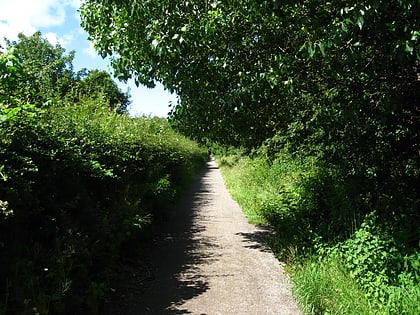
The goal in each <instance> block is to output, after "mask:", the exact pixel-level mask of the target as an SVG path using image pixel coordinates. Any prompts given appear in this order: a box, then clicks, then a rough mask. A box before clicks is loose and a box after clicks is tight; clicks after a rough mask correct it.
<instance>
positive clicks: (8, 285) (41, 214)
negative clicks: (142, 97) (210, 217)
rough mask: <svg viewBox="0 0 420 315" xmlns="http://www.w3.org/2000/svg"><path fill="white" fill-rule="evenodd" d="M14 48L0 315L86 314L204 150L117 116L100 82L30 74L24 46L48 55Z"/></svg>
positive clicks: (7, 58) (1, 116) (4, 95)
mask: <svg viewBox="0 0 420 315" xmlns="http://www.w3.org/2000/svg"><path fill="white" fill-rule="evenodd" d="M20 39H21V42H20V43H19V44H17V43H14V44H12V45H11V47H8V51H7V52H5V53H0V66H1V86H0V265H1V270H0V283H1V284H0V314H87V313H89V314H95V313H98V311H99V310H100V308H99V307H100V305H101V304H102V303H103V300H104V298H106V297H107V295H109V293H110V292H111V291H110V287H111V283H112V280H113V278H115V276H116V275H117V274H118V272H119V271H120V269H121V268H122V266H121V262H122V261H124V259H125V258H127V257H130V256H132V255H135V252H137V253H138V252H139V250H141V246H142V243H141V242H142V241H145V240H146V239H145V237H146V236H147V233H148V229H150V228H151V226H152V223H155V222H156V221H157V220H159V219H161V218H163V217H165V214H166V212H167V211H169V210H170V207H171V205H172V203H173V201H174V200H175V198H176V197H177V196H178V194H179V193H180V192H181V191H182V190H183V188H184V187H185V185H186V184H187V183H188V182H189V180H190V179H191V178H192V177H193V176H194V175H195V174H196V172H197V171H198V170H199V169H200V168H201V167H202V165H203V164H204V161H205V159H206V158H207V151H205V150H203V149H201V148H200V147H199V146H198V145H197V144H196V143H195V142H192V141H191V140H188V139H187V138H185V137H184V136H182V135H180V134H178V133H176V132H175V131H173V129H172V128H171V127H170V126H169V123H168V121H167V120H165V119H161V118H149V117H141V118H130V117H129V116H128V115H126V114H123V112H124V111H125V109H124V107H121V106H120V105H121V103H119V102H113V100H115V98H114V97H115V96H118V95H119V96H124V95H125V94H124V93H121V92H119V90H117V89H116V85H115V83H113V81H112V80H111V79H110V77H109V75H108V74H105V73H102V72H99V71H92V72H89V74H88V75H87V76H83V77H80V76H76V75H74V73H72V70H71V69H72V67H71V62H70V60H68V61H66V62H64V63H59V64H60V66H58V67H53V66H51V67H52V68H53V69H54V70H51V72H49V73H48V74H43V73H42V72H41V69H32V68H31V67H32V66H33V65H34V64H36V63H34V62H32V61H33V60H39V61H40V59H38V56H34V55H30V54H28V55H25V54H22V53H21V49H22V46H25V45H26V44H27V41H29V42H30V43H35V44H36V45H37V47H38V46H41V47H44V48H46V49H47V50H48V51H49V49H51V45H50V44H49V43H48V42H47V41H46V40H44V39H43V38H42V37H41V36H40V34H39V33H36V34H35V35H34V36H32V37H29V38H26V37H23V36H21V37H20ZM23 44H25V45H23ZM39 52H40V51H38V50H37V51H36V53H39ZM26 53H29V50H28V51H26ZM51 53H52V56H50V57H51V58H46V59H45V60H44V62H52V61H53V60H57V59H61V57H60V56H62V55H63V53H64V50H58V51H56V50H54V51H52V52H51ZM28 59H29V60H28ZM41 59H42V58H41ZM70 59H71V58H70ZM66 60H67V59H66ZM54 62H55V61H54ZM42 65H43V63H39V66H40V67H41V68H42V69H47V68H48V67H42ZM64 65H67V66H64ZM63 69H64V70H63ZM29 74H33V75H34V76H35V75H39V76H41V74H42V75H45V76H47V77H46V80H44V79H43V77H40V78H39V79H36V78H34V77H33V76H29ZM53 78H56V80H55V79H54V81H51V82H50V81H48V80H47V79H51V80H52V79H53ZM23 80H25V82H26V87H25V85H24V84H22V81H23ZM61 80H68V81H66V83H63V84H61V83H59V82H61ZM98 82H102V83H109V84H108V85H106V84H102V83H100V84H101V85H100V86H101V88H103V90H102V91H99V93H98V94H93V95H92V94H91V93H90V92H89V91H93V90H96V91H97V90H98V89H97V84H98ZM59 86H63V87H66V88H68V89H67V90H66V91H64V92H63V91H62V90H60V89H58V87H59ZM114 92H115V93H114ZM123 99H124V97H123ZM118 104H119V105H118ZM134 248H136V250H133V249H134Z"/></svg>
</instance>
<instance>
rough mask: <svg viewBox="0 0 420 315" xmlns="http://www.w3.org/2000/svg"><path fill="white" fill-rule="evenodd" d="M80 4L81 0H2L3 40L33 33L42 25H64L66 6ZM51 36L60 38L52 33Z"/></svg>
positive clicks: (0, 7)
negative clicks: (19, 34) (20, 34)
mask: <svg viewBox="0 0 420 315" xmlns="http://www.w3.org/2000/svg"><path fill="white" fill-rule="evenodd" d="M79 5H80V1H79V0H29V1H28V0H13V1H10V0H0V36H1V40H2V39H3V37H6V38H8V39H10V40H16V39H17V34H18V33H20V32H22V33H24V34H25V35H32V34H33V33H34V32H35V31H36V30H37V29H39V28H40V27H50V26H57V25H62V24H63V23H64V22H65V18H66V10H65V9H66V6H72V7H78V6H79ZM50 38H52V39H55V40H58V39H57V38H54V36H53V35H51V34H50ZM60 43H61V41H60Z"/></svg>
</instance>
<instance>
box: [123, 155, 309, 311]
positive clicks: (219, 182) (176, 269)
mask: <svg viewBox="0 0 420 315" xmlns="http://www.w3.org/2000/svg"><path fill="white" fill-rule="evenodd" d="M176 213H177V214H176V216H174V218H173V219H172V220H170V221H168V222H167V224H165V226H164V227H163V234H161V236H160V237H159V239H157V240H156V243H155V244H153V246H152V247H153V250H152V258H151V260H152V266H153V267H152V268H153V274H154V280H153V281H151V284H150V287H149V288H147V289H146V290H145V292H144V294H143V296H141V297H139V298H137V299H136V301H135V302H134V301H133V303H130V310H127V311H125V313H126V314H207V315H218V314H220V315H229V314H235V315H238V314H253V315H254V314H255V315H256V314H301V313H300V311H299V309H298V307H297V305H296V303H295V301H294V299H293V297H292V295H291V290H290V289H291V286H290V283H289V282H288V280H287V278H286V276H285V275H284V271H283V268H282V266H281V265H280V263H279V262H278V261H277V260H276V259H275V257H274V255H273V254H272V252H271V251H270V250H269V249H268V248H266V247H265V246H264V245H263V242H262V238H263V237H264V234H265V233H267V232H266V231H264V230H261V229H258V228H256V227H254V226H252V225H250V224H248V223H247V221H246V219H245V218H244V215H243V214H242V211H241V209H240V208H239V206H238V205H237V203H236V202H234V201H233V200H232V199H231V197H230V195H229V193H228V192H227V191H226V188H225V185H224V182H223V179H222V177H221V174H220V171H219V169H218V167H217V165H216V163H215V162H214V161H210V162H208V163H207V166H206V168H205V170H204V171H203V173H202V176H201V177H200V178H199V180H197V182H196V183H195V184H194V185H193V187H192V188H191V190H190V191H189V192H188V193H187V194H186V196H185V197H184V199H183V200H181V202H180V204H179V207H178V211H177V212H176Z"/></svg>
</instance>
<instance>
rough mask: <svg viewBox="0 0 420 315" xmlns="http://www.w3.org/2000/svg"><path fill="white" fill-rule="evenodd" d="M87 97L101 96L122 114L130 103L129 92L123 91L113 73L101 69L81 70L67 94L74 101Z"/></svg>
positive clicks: (111, 107) (67, 97)
mask: <svg viewBox="0 0 420 315" xmlns="http://www.w3.org/2000/svg"><path fill="white" fill-rule="evenodd" d="M86 98H100V99H102V100H103V101H104V102H105V103H108V106H109V108H110V109H112V110H116V111H117V112H118V113H120V114H122V113H126V112H127V111H128V107H129V105H130V95H129V92H126V93H123V92H122V91H121V90H120V88H119V87H118V85H117V84H116V83H115V82H114V81H113V80H112V78H111V75H110V74H109V73H108V72H106V71H101V70H91V71H88V70H86V69H84V70H83V71H80V72H79V74H78V75H77V78H76V83H75V84H74V86H73V88H72V91H71V92H70V93H68V95H67V96H66V99H68V100H71V101H73V102H77V101H80V100H82V99H86Z"/></svg>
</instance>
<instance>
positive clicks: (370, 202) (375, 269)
mask: <svg viewBox="0 0 420 315" xmlns="http://www.w3.org/2000/svg"><path fill="white" fill-rule="evenodd" d="M218 161H219V165H220V166H221V168H222V173H223V176H224V179H225V182H226V185H227V187H228V189H229V191H230V192H231V194H232V196H233V198H234V199H236V200H237V201H238V203H239V204H240V205H241V207H242V209H243V210H244V212H245V213H246V215H247V217H248V218H249V219H250V220H251V222H253V223H255V224H269V225H271V226H273V227H274V228H275V234H274V235H272V236H270V237H269V239H268V240H267V241H268V243H269V244H270V246H271V247H272V249H273V251H274V252H275V254H276V255H277V257H278V258H279V259H280V260H283V261H285V262H286V263H288V270H289V271H290V274H291V279H292V281H293V284H294V294H295V296H296V298H297V300H298V301H299V303H300V305H301V307H302V309H303V310H304V311H305V313H307V314H419V313H420V303H419V297H420V285H419V283H420V274H419V270H420V268H419V267H420V252H419V248H418V234H417V233H418V224H417V223H418V222H419V221H418V215H416V205H417V204H418V196H417V197H416V195H415V193H413V192H412V191H410V190H409V189H407V190H406V195H405V196H403V197H404V198H405V200H408V201H410V202H412V203H411V204H410V203H409V202H403V200H404V198H403V197H398V196H396V197H394V198H399V201H400V205H399V207H398V205H397V204H396V203H393V202H389V203H388V204H386V203H384V199H385V198H388V200H392V198H393V197H392V195H391V196H390V195H386V194H388V193H389V192H388V191H385V190H380V189H379V188H378V187H369V186H368V187H365V186H364V185H362V183H363V179H361V178H356V177H351V176H348V177H345V176H343V173H342V172H340V170H339V169H336V168H334V166H333V165H324V164H323V163H322V162H321V160H320V159H319V158H315V157H310V156H307V157H300V158H297V157H293V156H291V155H290V154H288V153H287V152H285V151H281V152H280V153H278V154H276V156H275V158H267V157H265V156H264V154H262V150H261V149H260V151H258V152H256V153H254V154H253V155H252V154H251V155H249V154H248V155H244V154H241V153H240V152H238V153H237V154H232V153H231V154H230V156H219V157H218ZM375 189H376V190H375ZM374 194H378V195H379V197H376V196H374ZM381 194H382V195H383V196H381ZM416 198H417V199H416ZM380 206H382V208H381V207H380Z"/></svg>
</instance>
